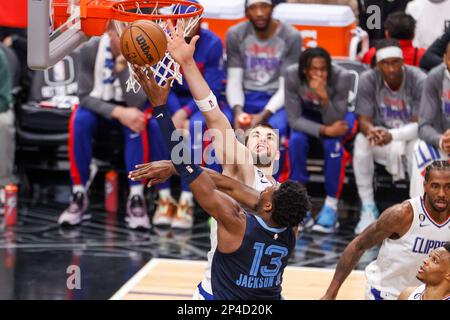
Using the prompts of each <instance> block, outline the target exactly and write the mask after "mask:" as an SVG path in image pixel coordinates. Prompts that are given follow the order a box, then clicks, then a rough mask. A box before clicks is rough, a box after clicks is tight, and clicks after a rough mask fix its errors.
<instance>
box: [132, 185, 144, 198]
mask: <svg viewBox="0 0 450 320" xmlns="http://www.w3.org/2000/svg"><path fill="white" fill-rule="evenodd" d="M132 196H141V197H143V196H144V185H143V184H136V185H132V186H131V188H130V197H132Z"/></svg>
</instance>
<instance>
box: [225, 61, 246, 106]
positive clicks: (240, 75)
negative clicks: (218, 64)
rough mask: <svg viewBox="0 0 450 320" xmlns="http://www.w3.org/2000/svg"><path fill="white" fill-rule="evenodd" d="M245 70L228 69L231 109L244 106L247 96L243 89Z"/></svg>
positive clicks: (227, 93)
mask: <svg viewBox="0 0 450 320" xmlns="http://www.w3.org/2000/svg"><path fill="white" fill-rule="evenodd" d="M243 80H244V69H242V68H228V81H227V88H226V95H227V101H228V104H229V105H230V107H231V108H234V106H236V105H239V106H242V107H243V106H244V102H245V96H244V88H243Z"/></svg>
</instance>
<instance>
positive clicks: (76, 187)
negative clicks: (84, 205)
mask: <svg viewBox="0 0 450 320" xmlns="http://www.w3.org/2000/svg"><path fill="white" fill-rule="evenodd" d="M77 192H82V193H84V194H85V193H86V187H85V186H83V185H82V184H75V185H73V186H72V193H73V194H75V193H77Z"/></svg>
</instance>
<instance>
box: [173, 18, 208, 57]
mask: <svg viewBox="0 0 450 320" xmlns="http://www.w3.org/2000/svg"><path fill="white" fill-rule="evenodd" d="M167 25H168V27H169V31H170V35H169V34H167V33H166V38H167V51H169V53H170V55H171V56H172V58H173V59H174V60H175V61H176V62H178V63H179V64H180V66H183V65H185V64H189V63H195V61H194V51H195V44H196V43H197V41H198V39H199V38H200V36H198V35H196V36H193V37H192V39H191V41H190V42H189V43H187V42H186V40H185V39H184V23H183V20H182V19H180V20H178V22H177V30H175V28H174V26H173V24H172V21H170V20H169V22H168V23H167Z"/></svg>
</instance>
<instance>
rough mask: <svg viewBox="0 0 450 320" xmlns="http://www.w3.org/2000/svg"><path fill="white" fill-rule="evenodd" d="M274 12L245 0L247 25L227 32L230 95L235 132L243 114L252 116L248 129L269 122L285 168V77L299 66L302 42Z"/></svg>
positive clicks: (267, 4) (264, 1) (267, 1)
mask: <svg viewBox="0 0 450 320" xmlns="http://www.w3.org/2000/svg"><path fill="white" fill-rule="evenodd" d="M272 11H273V5H272V2H271V0H247V1H246V2H245V13H246V17H247V18H248V19H249V20H248V21H244V22H241V23H239V24H238V25H236V26H233V27H231V28H230V29H229V31H228V32H227V37H226V49H227V64H228V69H227V73H228V82H227V87H226V95H227V100H228V104H229V105H230V106H231V107H232V108H233V110H234V122H235V124H234V128H235V129H237V128H241V124H240V121H239V120H240V115H241V114H242V113H244V112H245V113H248V114H251V115H252V120H251V123H250V127H254V126H255V125H257V124H260V123H265V122H267V123H269V124H270V125H271V126H272V127H273V128H275V129H276V130H278V132H279V136H280V138H281V144H280V145H281V158H280V161H279V163H280V169H282V166H283V164H284V153H285V152H284V151H283V150H285V147H284V145H285V141H286V138H287V135H288V125H287V118H286V112H285V110H284V108H283V105H284V78H283V73H284V71H285V69H286V67H287V66H289V65H291V64H294V63H296V62H297V61H298V57H299V55H300V52H301V46H302V39H301V35H300V33H299V32H298V31H297V30H295V29H294V28H293V27H292V26H290V25H288V24H285V23H283V22H281V21H278V20H275V19H273V18H272ZM278 173H279V172H277V173H276V174H278Z"/></svg>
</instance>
